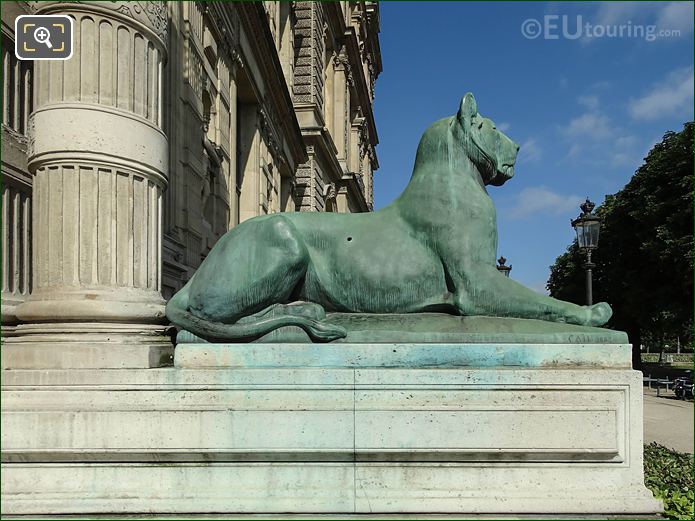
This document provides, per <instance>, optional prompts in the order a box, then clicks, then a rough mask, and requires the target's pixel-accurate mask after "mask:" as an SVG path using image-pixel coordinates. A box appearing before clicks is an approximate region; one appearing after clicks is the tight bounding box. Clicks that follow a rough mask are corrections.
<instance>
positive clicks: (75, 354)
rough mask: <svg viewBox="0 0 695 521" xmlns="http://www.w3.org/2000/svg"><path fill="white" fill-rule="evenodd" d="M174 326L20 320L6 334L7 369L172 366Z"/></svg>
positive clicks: (4, 347) (4, 363)
mask: <svg viewBox="0 0 695 521" xmlns="http://www.w3.org/2000/svg"><path fill="white" fill-rule="evenodd" d="M168 330H169V328H168V327H167V326H163V325H143V324H117V323H114V324H105V323H98V324H95V323H80V322H68V323H50V324H49V323H46V324H41V323H35V324H20V325H18V326H16V327H15V328H14V330H13V331H11V332H8V334H7V336H6V338H5V339H4V342H3V346H2V353H1V354H2V370H7V369H142V368H152V367H163V366H168V365H172V364H173V356H174V346H173V345H172V343H171V338H170V337H169V336H168V334H167V333H168Z"/></svg>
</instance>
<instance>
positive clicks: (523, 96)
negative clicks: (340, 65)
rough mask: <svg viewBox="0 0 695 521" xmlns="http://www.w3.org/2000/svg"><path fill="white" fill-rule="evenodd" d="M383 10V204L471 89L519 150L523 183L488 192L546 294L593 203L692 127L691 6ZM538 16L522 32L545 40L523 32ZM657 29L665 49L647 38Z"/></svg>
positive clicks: (517, 255) (520, 269)
mask: <svg viewBox="0 0 695 521" xmlns="http://www.w3.org/2000/svg"><path fill="white" fill-rule="evenodd" d="M380 10H381V34H380V43H381V52H382V59H383V66H384V71H383V73H382V74H381V76H380V77H379V80H378V81H377V84H376V101H375V104H374V111H375V117H376V122H377V129H378V132H379V140H380V144H379V146H378V148H377V155H378V157H379V162H380V169H379V170H378V171H377V172H376V174H375V181H374V187H375V189H374V198H375V207H376V208H382V207H384V206H386V205H387V204H388V203H390V202H391V201H392V200H393V199H394V198H396V197H397V196H398V195H399V194H400V192H401V191H402V190H403V188H404V187H405V185H406V184H407V182H408V179H409V178H410V174H411V172H412V165H413V160H414V157H415V151H416V148H417V144H418V141H419V139H420V136H421V135H422V132H423V131H424V129H425V128H427V126H428V125H429V124H430V123H431V122H433V121H434V120H436V119H439V118H441V117H444V116H448V115H451V114H453V113H454V112H456V110H457V108H458V103H459V100H460V98H461V96H462V95H463V94H464V93H465V92H467V91H471V92H473V93H474V94H475V96H476V99H477V102H478V109H479V111H480V113H481V114H483V115H484V116H485V117H489V118H491V119H492V120H493V121H495V123H496V124H497V126H498V128H500V129H502V130H503V131H504V132H505V133H507V135H509V137H511V138H512V139H514V140H515V141H516V142H517V143H519V144H520V145H521V150H520V152H519V158H518V160H517V167H516V173H515V176H514V178H513V179H512V180H511V181H509V182H508V183H507V184H505V185H504V186H502V187H490V189H489V193H490V195H491V196H492V198H493V199H494V201H495V205H496V207H497V212H498V227H499V253H501V254H502V255H504V256H505V257H507V258H508V259H509V262H510V263H511V264H512V265H513V270H512V273H511V275H512V277H513V278H515V279H516V280H518V281H520V282H522V283H524V284H526V285H527V286H529V287H531V288H533V289H536V290H537V291H545V290H544V286H545V282H546V281H547V278H548V275H549V266H550V265H551V264H552V263H553V262H554V260H555V258H556V257H557V256H558V255H559V254H561V253H562V252H563V251H565V248H566V247H567V245H568V244H569V243H570V242H571V241H572V239H573V237H574V230H572V228H571V226H570V219H571V218H573V217H576V216H577V215H578V213H579V208H578V205H579V203H580V202H581V201H582V200H583V199H584V197H586V196H589V197H590V198H591V199H592V200H593V201H594V202H596V203H597V204H600V203H601V202H602V201H603V199H604V197H605V195H606V194H611V193H615V192H616V191H618V190H620V189H621V188H622V187H623V186H624V185H625V183H627V181H628V180H629V179H630V177H631V176H632V174H633V173H634V171H635V170H636V169H637V168H638V167H639V165H641V164H642V160H643V158H644V157H645V156H646V154H647V152H648V151H649V149H650V148H651V147H652V145H653V144H654V143H656V142H658V141H660V139H661V137H662V136H663V134H664V133H665V132H666V131H667V130H680V129H681V128H682V125H683V123H684V122H685V121H689V120H692V119H693V61H694V58H693V44H694V42H693V4H692V2H606V3H564V2H563V3H533V2H528V3H526V2H514V3H501V2H500V3H484V2H382V3H381V4H380ZM563 17H564V18H563ZM578 17H580V18H578ZM528 19H533V20H537V21H538V23H539V24H540V25H539V24H535V23H534V22H527V25H526V26H525V27H527V28H530V29H528V30H529V33H531V31H532V30H533V29H536V28H538V27H540V28H541V31H542V33H541V35H540V36H537V37H536V38H534V39H530V38H526V37H524V35H523V34H522V24H523V23H524V22H525V21H526V20H528ZM565 20H566V26H567V33H566V34H567V36H568V37H565V35H564V34H563V29H562V26H563V21H565ZM578 20H579V21H580V25H581V26H582V27H581V32H578V30H577V21H578ZM586 24H590V26H589V27H588V28H587V26H586ZM621 25H622V26H623V29H622V34H623V37H619V36H618V35H619V34H620V33H619V32H618V31H621V29H620V27H619V26H621ZM599 26H601V27H603V28H604V29H601V28H599ZM637 26H639V27H637ZM650 26H652V27H651V28H650ZM602 30H603V31H604V32H607V34H608V35H610V36H602V33H601V31H602ZM652 30H654V31H655V33H654V34H655V35H657V37H656V38H655V39H654V38H651V37H646V36H645V34H652V33H650V31H652ZM640 31H642V32H640ZM659 31H680V35H679V36H678V35H672V33H668V32H664V33H661V34H659ZM546 34H547V35H548V36H549V37H553V36H557V37H558V38H557V39H545V38H544V37H545V35H546ZM649 39H651V40H653V41H648V40H649Z"/></svg>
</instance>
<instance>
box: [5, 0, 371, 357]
mask: <svg viewBox="0 0 695 521" xmlns="http://www.w3.org/2000/svg"><path fill="white" fill-rule="evenodd" d="M32 13H35V14H67V15H69V16H71V17H72V18H73V19H74V21H75V24H74V28H75V35H74V53H73V56H72V58H71V59H69V60H67V61H64V62H63V61H51V62H47V61H43V62H40V61H37V62H26V61H19V60H17V59H16V58H15V56H14V52H13V50H14V44H13V38H14V36H13V32H14V20H15V18H16V17H17V16H18V15H21V14H32ZM378 32H379V12H378V4H377V3H376V2H329V3H320V2H242V3H236V2H234V3H228V2H193V1H190V2H169V3H167V2H147V1H140V2H118V1H115V2H97V1H82V2H59V1H50V2H43V1H42V2H3V9H2V39H3V45H2V51H3V97H2V107H3V114H2V118H3V119H2V181H3V200H2V202H3V204H2V212H3V214H2V233H3V235H2V248H3V250H2V260H3V263H2V321H3V335H4V336H5V337H6V338H5V340H6V342H5V344H6V347H7V348H8V349H13V347H12V346H14V348H17V349H18V351H17V356H18V357H19V358H18V359H17V360H20V359H22V360H25V362H21V361H19V362H18V363H20V365H21V363H26V364H27V366H32V367H35V366H36V364H37V363H39V362H38V360H41V362H40V363H39V365H40V364H44V365H46V366H47V367H70V366H71V363H72V362H71V361H70V360H72V358H71V357H72V356H73V355H76V353H75V351H76V350H79V349H81V348H85V347H88V348H89V349H91V352H93V353H94V357H93V359H92V362H91V363H92V365H93V366H95V367H96V366H105V367H111V366H114V364H115V365H116V366H119V367H120V366H133V367H143V366H145V367H149V366H153V365H158V364H160V363H162V357H164V356H165V355H166V353H169V352H170V341H169V339H168V337H167V336H165V335H164V334H163V331H164V329H163V321H164V304H165V300H166V299H167V298H169V297H170V296H171V295H172V294H173V293H174V292H175V291H177V290H178V289H179V288H180V287H181V286H182V285H183V284H184V283H185V281H186V280H187V279H188V278H189V277H190V275H191V274H192V273H193V272H194V271H195V269H196V268H197V266H198V265H199V264H200V262H201V261H202V260H203V259H204V258H205V256H206V255H207V253H208V252H209V251H210V249H211V248H212V246H213V245H214V244H215V242H216V241H217V240H218V239H219V237H220V236H221V235H222V234H224V233H225V232H226V231H227V230H229V229H230V228H232V227H233V226H235V225H236V224H238V223H240V222H242V221H244V220H246V219H249V218H251V217H254V216H257V215H262V214H266V213H272V212H282V211H338V212H364V211H369V210H371V209H372V200H373V188H372V187H373V182H372V179H373V173H374V171H375V170H376V169H377V168H378V161H377V157H376V152H375V147H376V145H377V142H378V138H377V133H376V127H375V123H374V116H373V112H372V103H373V100H374V83H375V81H376V79H377V77H378V75H379V73H380V72H381V58H380V51H379V40H378ZM114 342H115V343H116V344H118V345H119V346H120V347H121V349H122V351H121V356H118V357H112V358H109V355H106V354H105V353H106V349H107V346H108V345H112V344H113V343H114ZM49 345H50V346H52V348H51V349H50V351H51V353H50V354H49V355H46V354H45V353H46V352H47V349H45V348H46V347H48V346H49ZM20 347H21V348H22V349H21V350H19V348H20ZM4 351H7V350H4ZM20 352H21V354H20ZM8 353H9V351H7V352H5V353H3V354H5V355H8ZM88 358H89V357H88ZM85 363H86V364H87V365H89V364H90V362H89V361H86V362H85V359H84V358H83V359H82V361H81V362H80V365H84V364H85ZM32 364H33V365H32ZM124 364H125V365H124Z"/></svg>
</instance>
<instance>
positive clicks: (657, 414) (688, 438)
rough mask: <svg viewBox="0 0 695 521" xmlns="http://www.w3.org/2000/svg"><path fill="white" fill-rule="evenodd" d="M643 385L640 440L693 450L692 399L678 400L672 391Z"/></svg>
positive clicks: (678, 448) (683, 450) (694, 419)
mask: <svg viewBox="0 0 695 521" xmlns="http://www.w3.org/2000/svg"><path fill="white" fill-rule="evenodd" d="M660 395H661V396H657V395H656V389H649V388H646V387H645V388H644V442H645V443H650V442H652V441H655V442H657V443H659V444H661V445H664V446H666V447H668V448H669V449H673V450H677V451H679V452H688V453H690V454H692V453H693V444H694V443H695V441H694V439H693V421H695V418H694V416H693V410H694V409H695V405H694V404H693V401H692V400H689V401H683V400H678V399H676V397H675V396H674V394H673V391H665V390H663V389H662V390H661V392H660Z"/></svg>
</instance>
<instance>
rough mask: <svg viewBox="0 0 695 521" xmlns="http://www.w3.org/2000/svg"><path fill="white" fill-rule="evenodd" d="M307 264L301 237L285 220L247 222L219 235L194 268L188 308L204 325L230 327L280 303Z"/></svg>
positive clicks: (288, 296)
mask: <svg viewBox="0 0 695 521" xmlns="http://www.w3.org/2000/svg"><path fill="white" fill-rule="evenodd" d="M308 262H309V253H308V251H307V249H306V247H305V246H304V243H303V241H302V240H301V237H299V236H298V233H297V231H296V229H295V228H294V226H292V224H291V223H289V222H288V221H287V220H286V219H284V218H280V217H279V216H278V217H275V216H273V218H272V219H260V220H251V221H247V222H245V223H242V224H241V225H239V226H238V227H237V228H234V229H233V230H231V231H230V232H229V233H228V234H227V235H225V236H224V237H223V238H222V239H221V240H220V241H219V242H218V244H217V245H216V246H215V247H214V248H213V250H212V251H211V252H210V254H209V255H208V256H207V258H206V259H205V260H204V261H203V263H202V264H201V265H200V267H199V268H198V271H197V272H196V274H195V276H194V278H193V281H192V282H193V284H192V285H191V288H190V297H189V302H188V304H189V309H190V311H191V312H193V313H194V314H195V315H197V316H199V317H201V318H204V319H206V320H211V321H215V322H223V323H227V324H231V323H235V322H237V321H238V320H239V319H241V318H243V317H247V316H249V315H253V314H255V313H258V312H261V311H262V310H264V309H266V308H268V307H269V306H271V305H273V304H277V303H286V302H288V300H289V298H290V296H291V294H292V292H293V290H294V288H295V287H296V286H297V285H298V284H299V283H300V282H301V281H302V279H303V277H304V274H305V273H306V268H307V265H308Z"/></svg>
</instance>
